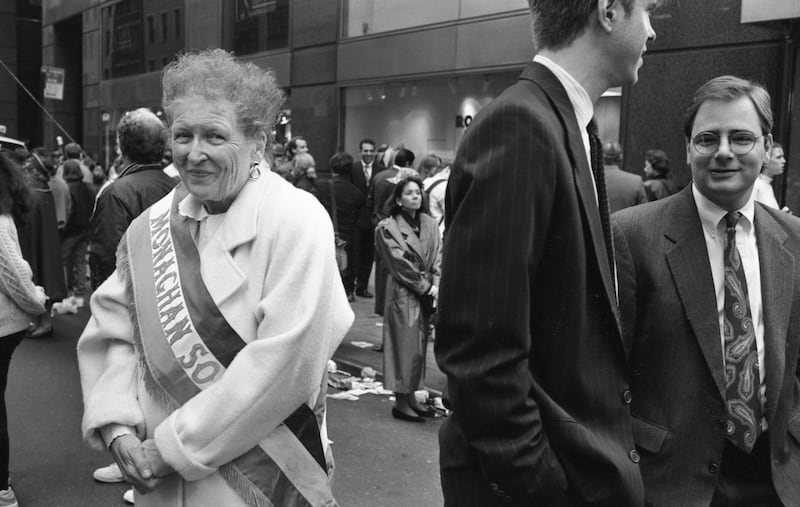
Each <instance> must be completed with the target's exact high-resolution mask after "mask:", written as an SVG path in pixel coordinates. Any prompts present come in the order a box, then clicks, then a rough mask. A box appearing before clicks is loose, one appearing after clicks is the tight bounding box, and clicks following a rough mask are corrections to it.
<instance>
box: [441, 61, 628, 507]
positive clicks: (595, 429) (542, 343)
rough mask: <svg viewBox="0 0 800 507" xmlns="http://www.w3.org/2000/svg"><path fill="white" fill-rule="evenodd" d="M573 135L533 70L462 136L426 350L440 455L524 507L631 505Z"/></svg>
mask: <svg viewBox="0 0 800 507" xmlns="http://www.w3.org/2000/svg"><path fill="white" fill-rule="evenodd" d="M582 128H584V127H583V126H580V127H579V126H578V125H577V122H576V120H575V113H574V111H573V108H572V106H571V104H570V101H569V99H568V97H567V94H566V92H565V91H564V89H563V87H562V86H561V84H560V83H559V81H558V80H557V78H556V77H555V76H554V75H553V74H552V73H551V72H550V71H549V70H548V69H547V68H545V67H544V66H542V65H540V64H537V63H532V64H530V65H529V66H528V68H527V69H526V70H525V71H524V73H523V74H522V76H521V78H520V80H519V81H518V82H517V84H515V85H513V86H511V87H510V88H509V89H507V90H506V91H504V92H503V93H502V94H501V95H500V96H499V97H498V98H497V99H496V100H495V101H494V102H492V103H491V104H490V105H488V106H487V107H486V108H484V109H483V110H482V111H481V112H480V113H479V114H478V115H477V117H476V119H475V121H474V122H473V123H472V124H471V125H470V127H469V129H468V130H467V132H466V134H465V136H464V138H463V139H462V141H461V144H460V147H459V149H458V153H457V155H456V160H455V163H454V166H453V170H452V173H451V176H450V182H449V183H448V189H447V198H446V209H447V218H446V223H447V232H446V239H445V247H444V259H443V265H442V269H443V272H442V280H441V285H440V312H439V325H438V328H437V338H436V343H435V351H436V358H437V361H438V363H439V365H440V367H441V368H442V370H443V371H444V372H445V373H446V374H447V376H448V386H449V389H450V397H451V403H452V406H453V408H454V414H453V416H452V417H451V418H449V419H448V420H447V421H446V422H445V423H444V425H443V426H442V429H441V433H440V446H441V463H440V464H441V468H442V472H443V474H444V473H445V472H446V471H447V470H453V471H457V470H474V471H478V472H479V473H481V474H482V475H483V477H484V478H485V480H486V481H487V485H488V486H489V488H490V489H491V490H492V491H495V492H496V493H497V494H498V495H499V496H500V497H501V498H503V497H506V498H509V499H510V500H511V501H512V502H516V503H519V504H521V505H561V503H562V502H564V501H566V500H565V498H564V497H565V496H567V497H570V499H572V500H573V501H577V502H580V503H582V504H589V505H614V506H638V505H641V503H642V495H643V493H642V482H641V476H640V473H639V470H638V465H637V464H636V463H635V461H636V460H637V459H638V457H637V456H636V454H635V453H633V454H631V451H632V450H633V449H634V444H633V437H632V434H631V422H630V413H629V408H628V405H627V404H626V399H627V396H626V394H625V393H626V392H627V389H628V378H627V366H626V365H627V361H626V356H625V351H624V348H623V345H622V340H621V333H620V328H619V324H618V312H617V306H616V299H615V293H614V281H613V279H612V275H611V271H610V269H609V267H608V266H609V265H608V261H607V256H606V249H605V245H604V240H603V232H602V227H601V225H600V218H599V213H598V210H597V204H596V200H595V196H594V190H593V187H592V180H591V179H592V173H591V170H590V168H589V167H588V163H587V161H586V160H585V159H586V156H585V151H584V147H583V144H582V141H581V129H582ZM454 493H456V492H454ZM445 496H446V497H447V496H448V491H447V490H445Z"/></svg>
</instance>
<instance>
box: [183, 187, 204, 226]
mask: <svg viewBox="0 0 800 507" xmlns="http://www.w3.org/2000/svg"><path fill="white" fill-rule="evenodd" d="M178 213H179V214H180V215H181V216H182V217H186V218H191V219H192V220H196V221H198V222H202V221H203V219H205V218H206V217H207V216H208V211H206V208H205V206H203V203H202V202H200V199H198V198H197V197H195V196H193V195H192V194H188V195H187V196H186V197H184V198H183V200H182V201H181V202H179V203H178Z"/></svg>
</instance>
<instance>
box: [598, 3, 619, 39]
mask: <svg viewBox="0 0 800 507" xmlns="http://www.w3.org/2000/svg"><path fill="white" fill-rule="evenodd" d="M617 3H618V2H616V1H615V0H597V10H596V11H595V15H596V18H597V24H598V25H599V26H600V27H601V28H602V29H603V30H605V31H606V32H610V31H611V29H612V28H613V26H614V21H615V20H616V19H617V12H616V7H617Z"/></svg>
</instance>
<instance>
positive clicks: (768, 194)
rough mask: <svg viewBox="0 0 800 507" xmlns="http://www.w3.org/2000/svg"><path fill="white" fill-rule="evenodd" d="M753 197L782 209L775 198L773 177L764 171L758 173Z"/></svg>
mask: <svg viewBox="0 0 800 507" xmlns="http://www.w3.org/2000/svg"><path fill="white" fill-rule="evenodd" d="M753 199H755V200H756V201H758V202H760V203H762V204H766V205H767V206H769V207H771V208H775V209H780V206H778V201H777V200H776V199H775V192H774V191H773V190H772V178H770V177H769V176H767V175H766V174H764V173H761V174H759V175H758V178H756V183H755V185H753Z"/></svg>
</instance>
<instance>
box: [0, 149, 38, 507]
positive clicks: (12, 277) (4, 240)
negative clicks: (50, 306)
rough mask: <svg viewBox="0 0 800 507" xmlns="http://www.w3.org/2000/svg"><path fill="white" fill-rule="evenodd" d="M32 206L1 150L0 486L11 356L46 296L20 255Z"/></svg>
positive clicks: (2, 495) (1, 502) (4, 480)
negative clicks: (20, 235) (21, 237)
mask: <svg viewBox="0 0 800 507" xmlns="http://www.w3.org/2000/svg"><path fill="white" fill-rule="evenodd" d="M30 206H31V195H30V189H29V188H28V187H27V185H26V183H25V178H24V176H23V173H22V171H21V170H20V168H19V167H17V165H16V163H15V162H14V161H12V159H11V158H10V157H8V156H7V154H6V153H5V152H1V153H0V488H2V487H3V486H4V485H7V484H8V483H9V480H8V456H9V442H8V417H7V415H6V401H5V392H6V382H7V380H8V367H9V365H10V363H11V355H12V354H13V352H14V349H15V348H16V347H17V345H19V344H20V342H21V341H22V339H23V338H24V337H25V332H26V331H27V330H28V327H29V326H30V322H31V320H32V319H33V318H34V317H35V316H36V315H40V314H43V313H45V312H46V311H47V310H46V308H45V300H46V299H47V296H46V295H45V293H44V289H42V288H41V287H37V286H35V285H34V283H33V280H32V272H31V268H30V266H29V265H28V263H27V262H25V259H24V258H23V257H22V252H21V251H20V248H19V240H18V237H17V227H18V226H21V225H22V224H24V223H25V220H26V218H27V217H28V211H29V209H30ZM17 505H18V503H17V499H16V496H15V495H14V491H13V490H12V489H11V486H7V487H6V488H5V489H3V490H0V506H2V507H14V506H17Z"/></svg>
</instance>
